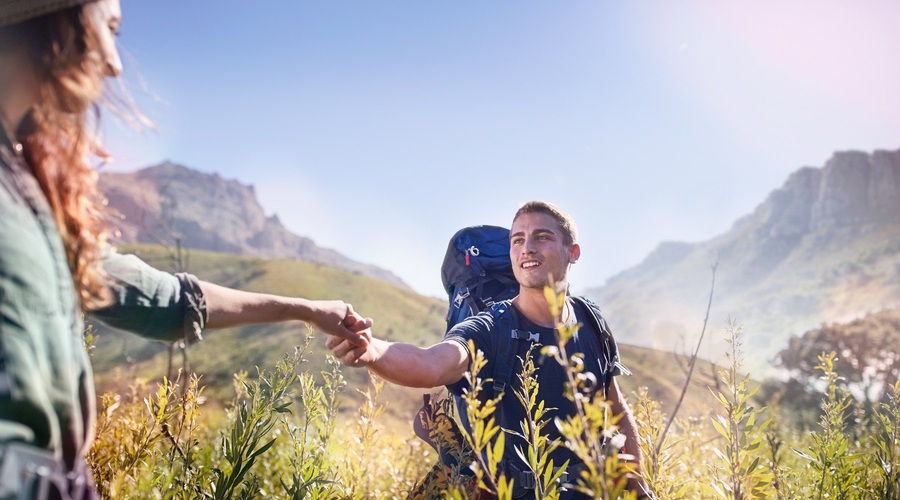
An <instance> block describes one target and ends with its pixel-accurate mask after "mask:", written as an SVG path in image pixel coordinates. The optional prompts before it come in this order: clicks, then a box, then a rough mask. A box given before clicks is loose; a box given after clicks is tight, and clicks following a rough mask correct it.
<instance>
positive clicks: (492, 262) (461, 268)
mask: <svg viewBox="0 0 900 500" xmlns="http://www.w3.org/2000/svg"><path fill="white" fill-rule="evenodd" d="M441 281H442V282H443V284H444V290H446V291H447V297H448V298H449V300H450V307H449V308H448V310H447V331H449V330H450V329H451V328H453V327H454V326H456V324H457V323H459V322H460V321H462V320H464V319H466V318H468V317H469V316H472V315H474V314H478V313H479V312H481V311H483V310H485V309H487V308H488V307H490V306H491V305H492V304H494V303H496V302H500V301H501V300H507V299H511V298H513V297H515V296H516V295H518V293H519V283H517V282H516V277H515V276H514V275H513V271H512V263H511V262H510V260H509V229H506V228H503V227H498V226H472V227H466V228H463V229H460V230H459V231H457V232H456V234H454V235H453V237H452V238H451V239H450V243H449V245H448V246H447V253H446V254H445V255H444V263H443V265H442V266H441Z"/></svg>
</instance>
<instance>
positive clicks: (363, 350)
mask: <svg viewBox="0 0 900 500" xmlns="http://www.w3.org/2000/svg"><path fill="white" fill-rule="evenodd" d="M365 333H367V334H368V335H369V339H370V340H371V331H370V330H366V331H365ZM325 346H326V347H328V348H329V349H331V354H332V355H333V356H334V357H335V358H337V359H338V360H340V362H341V363H342V364H344V365H346V366H355V367H358V366H367V365H369V364H371V363H373V362H375V361H376V360H377V359H378V358H379V356H380V351H379V349H378V347H377V346H375V345H373V343H368V344H367V345H363V346H360V345H355V344H353V343H352V342H350V341H349V340H347V339H343V338H340V337H336V336H333V335H329V336H328V338H326V339H325Z"/></svg>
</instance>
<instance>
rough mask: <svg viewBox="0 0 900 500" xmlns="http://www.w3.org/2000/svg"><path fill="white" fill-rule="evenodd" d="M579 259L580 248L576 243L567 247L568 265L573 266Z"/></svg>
mask: <svg viewBox="0 0 900 500" xmlns="http://www.w3.org/2000/svg"><path fill="white" fill-rule="evenodd" d="M580 257H581V247H580V246H579V245H578V243H572V244H571V245H569V264H574V263H575V262H577V261H578V259H579V258H580Z"/></svg>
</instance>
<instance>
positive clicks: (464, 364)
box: [325, 337, 469, 388]
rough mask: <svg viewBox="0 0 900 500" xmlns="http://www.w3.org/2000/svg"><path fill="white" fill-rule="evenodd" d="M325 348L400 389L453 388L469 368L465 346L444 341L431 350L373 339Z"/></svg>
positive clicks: (337, 340) (337, 342)
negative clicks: (364, 367)
mask: <svg viewBox="0 0 900 500" xmlns="http://www.w3.org/2000/svg"><path fill="white" fill-rule="evenodd" d="M325 345H326V346H328V348H329V349H331V352H332V354H334V356H335V357H336V358H338V359H339V360H341V362H342V363H343V364H345V365H348V366H367V367H368V368H369V369H370V370H372V371H373V372H374V373H375V374H377V375H378V376H379V377H381V378H383V379H385V380H387V381H388V382H392V383H394V384H397V385H402V386H406V387H416V388H429V387H438V386H441V385H448V384H452V383H454V382H456V381H458V380H459V379H461V378H462V377H463V374H464V373H465V372H466V370H467V369H468V368H469V354H468V352H467V351H466V349H465V348H464V347H463V346H462V344H460V343H458V342H452V341H444V342H440V343H437V344H434V345H432V346H431V347H425V348H423V347H419V346H416V345H413V344H406V343H402V342H388V341H386V340H381V339H376V338H372V339H371V341H370V343H369V345H368V346H367V347H358V346H354V345H352V344H350V343H349V342H347V341H346V340H343V339H340V338H337V337H328V339H326V341H325Z"/></svg>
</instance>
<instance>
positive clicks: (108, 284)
mask: <svg viewBox="0 0 900 500" xmlns="http://www.w3.org/2000/svg"><path fill="white" fill-rule="evenodd" d="M120 20H121V14H120V8H119V1H118V0H0V119H2V128H0V210H2V212H0V499H3V498H8V497H13V496H15V497H17V498H34V497H38V498H42V497H49V498H93V497H94V496H95V493H94V490H93V488H92V487H91V485H90V480H89V479H90V474H89V473H88V472H86V470H85V465H84V458H83V457H84V454H85V452H86V450H87V449H88V448H89V446H90V444H91V438H92V432H93V425H94V411H95V408H94V404H95V394H94V389H93V382H92V376H91V372H90V366H89V362H88V357H87V353H86V352H85V347H84V342H83V337H82V335H83V324H82V311H93V313H94V314H95V315H96V316H97V317H99V318H100V319H102V320H104V321H106V322H108V323H110V324H112V325H113V326H117V327H120V328H125V329H129V330H131V331H135V332H137V333H139V334H141V335H143V336H147V337H151V338H157V339H160V340H177V339H183V338H185V337H186V336H188V337H190V338H193V339H199V338H200V332H201V331H202V330H203V329H204V328H217V327H226V326H232V325H236V324H241V323H250V322H271V321H283V320H292V319H298V320H304V321H309V322H311V323H314V324H315V325H316V326H318V327H319V328H320V329H322V330H324V331H325V332H326V333H329V334H332V335H338V336H340V337H344V338H346V339H348V340H350V341H352V342H354V343H359V344H365V342H366V336H365V335H366V334H367V333H366V332H364V331H363V330H365V329H366V328H368V327H369V326H370V325H371V320H369V319H363V318H361V317H360V316H358V315H357V314H356V313H355V312H354V311H353V309H352V307H351V306H350V305H349V304H346V303H344V302H342V301H310V300H305V299H300V298H288V297H278V296H272V295H265V294H253V293H247V292H241V291H237V290H232V289H228V288H224V287H220V286H216V285H214V284H211V283H207V282H204V281H200V280H198V279H197V278H196V277H194V276H191V275H188V274H180V275H174V276H173V275H170V274H166V273H162V272H160V271H157V270H155V269H153V268H151V267H149V266H147V265H146V264H144V263H143V262H141V261H140V260H138V259H137V258H135V257H133V256H129V257H126V256H122V255H119V254H117V253H115V252H114V251H112V250H110V249H109V248H108V247H107V238H108V235H109V231H108V228H107V227H106V225H105V224H104V211H103V200H102V197H101V196H100V194H99V193H98V192H97V187H96V177H97V175H96V173H95V171H94V170H93V168H92V167H91V163H90V161H91V160H90V157H91V156H94V157H96V158H99V159H101V160H102V159H104V158H105V156H104V152H103V150H102V148H101V147H100V145H99V143H98V142H97V141H96V140H95V138H94V136H93V135H92V134H91V132H90V130H91V128H94V127H96V118H97V117H98V111H97V110H98V107H97V103H98V102H99V101H100V100H101V98H102V96H103V88H104V86H103V80H104V77H106V76H117V75H118V74H119V73H120V72H121V70H122V65H121V61H120V59H119V55H118V52H117V50H116V46H115V33H116V30H117V29H118V27H119V23H120ZM20 495H21V496H20Z"/></svg>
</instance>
